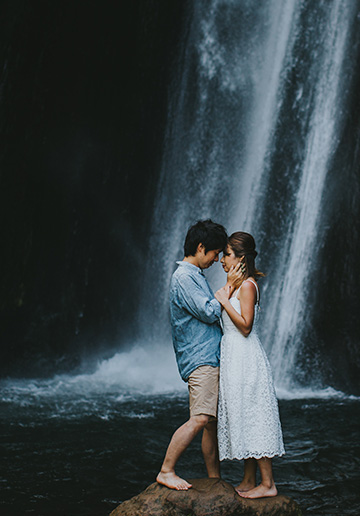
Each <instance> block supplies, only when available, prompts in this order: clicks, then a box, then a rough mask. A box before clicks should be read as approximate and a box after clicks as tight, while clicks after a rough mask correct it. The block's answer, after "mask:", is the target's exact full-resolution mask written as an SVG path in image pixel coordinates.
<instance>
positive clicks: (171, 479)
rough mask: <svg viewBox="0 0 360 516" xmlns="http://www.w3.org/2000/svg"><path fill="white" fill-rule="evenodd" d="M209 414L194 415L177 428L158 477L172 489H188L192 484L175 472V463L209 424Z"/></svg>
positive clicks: (157, 478) (160, 481)
mask: <svg viewBox="0 0 360 516" xmlns="http://www.w3.org/2000/svg"><path fill="white" fill-rule="evenodd" d="M208 422H209V416H206V415H199V416H192V417H191V418H190V419H189V420H188V421H187V422H186V423H184V424H183V425H182V426H181V427H180V428H178V429H177V430H176V432H175V433H174V435H173V436H172V438H171V441H170V444H169V446H168V449H167V451H166V455H165V459H164V462H163V465H162V466H161V470H160V473H159V474H158V476H157V477H156V481H157V482H158V483H159V484H163V485H164V486H166V487H170V488H171V489H177V490H178V491H187V490H188V489H189V488H190V487H192V486H191V484H189V483H188V482H186V480H183V479H182V478H180V477H178V476H177V475H176V473H175V465H176V463H177V461H178V460H179V457H180V455H181V454H182V453H183V452H184V451H185V450H186V448H187V447H188V446H189V444H190V443H191V441H192V440H193V439H194V437H195V436H196V435H197V434H198V433H199V432H200V431H201V430H202V429H203V428H204V427H205V426H206V425H207V423H208Z"/></svg>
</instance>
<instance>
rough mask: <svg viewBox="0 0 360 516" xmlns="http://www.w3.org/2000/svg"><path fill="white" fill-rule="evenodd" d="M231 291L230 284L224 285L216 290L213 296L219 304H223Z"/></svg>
mask: <svg viewBox="0 0 360 516" xmlns="http://www.w3.org/2000/svg"><path fill="white" fill-rule="evenodd" d="M231 292H232V289H231V286H230V285H225V287H222V288H220V289H219V290H218V291H217V292H215V298H216V299H217V300H218V301H219V303H220V304H221V306H224V304H226V303H227V302H228V301H229V297H230V295H231Z"/></svg>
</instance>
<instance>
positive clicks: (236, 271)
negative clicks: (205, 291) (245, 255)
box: [227, 262, 244, 288]
mask: <svg viewBox="0 0 360 516" xmlns="http://www.w3.org/2000/svg"><path fill="white" fill-rule="evenodd" d="M240 267H241V262H239V263H237V264H236V265H235V267H234V265H232V266H231V267H230V270H229V272H228V274H227V285H230V286H231V287H232V288H234V285H235V284H236V283H238V282H239V280H241V279H243V276H244V274H243V273H242V272H241V268H240Z"/></svg>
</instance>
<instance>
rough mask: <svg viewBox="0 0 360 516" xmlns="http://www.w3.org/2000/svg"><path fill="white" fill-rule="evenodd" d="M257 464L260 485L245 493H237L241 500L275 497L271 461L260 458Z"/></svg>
mask: <svg viewBox="0 0 360 516" xmlns="http://www.w3.org/2000/svg"><path fill="white" fill-rule="evenodd" d="M257 463H258V466H259V469H260V474H261V484H259V485H258V486H257V487H255V488H254V489H250V491H247V492H239V495H240V496H242V497H243V498H265V497H267V496H276V495H277V489H276V486H275V482H274V477H273V473H272V464H271V459H269V458H268V457H262V458H261V459H257Z"/></svg>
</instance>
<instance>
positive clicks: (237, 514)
mask: <svg viewBox="0 0 360 516" xmlns="http://www.w3.org/2000/svg"><path fill="white" fill-rule="evenodd" d="M189 482H191V484H192V485H193V487H192V488H191V489H189V491H174V490H172V489H168V488H167V487H164V486H160V485H159V484H157V483H156V482H155V483H154V484H151V485H150V486H149V487H148V488H147V489H145V491H143V492H142V493H140V494H139V495H137V496H134V498H131V499H130V500H126V501H125V502H123V503H122V504H121V505H119V507H117V508H116V509H115V510H114V511H112V513H111V514H110V516H210V515H211V516H301V510H300V507H299V506H298V504H297V503H296V502H295V501H294V500H292V499H291V498H289V497H287V496H283V495H278V496H275V497H273V498H261V499H258V500H246V499H242V498H240V497H239V496H238V495H237V494H236V492H235V490H234V488H233V486H232V485H230V484H229V483H228V482H224V480H220V479H212V478H204V479H195V480H189Z"/></svg>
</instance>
